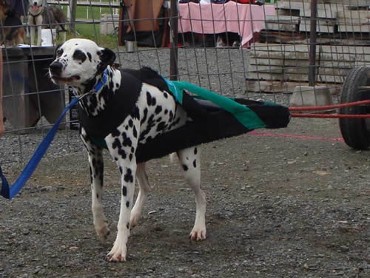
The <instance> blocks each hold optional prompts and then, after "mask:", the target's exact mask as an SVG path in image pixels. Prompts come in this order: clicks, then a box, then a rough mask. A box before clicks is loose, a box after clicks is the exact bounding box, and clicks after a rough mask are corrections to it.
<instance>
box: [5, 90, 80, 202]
mask: <svg viewBox="0 0 370 278" xmlns="http://www.w3.org/2000/svg"><path fill="white" fill-rule="evenodd" d="M79 100H80V98H77V97H75V98H73V99H72V101H71V102H70V103H69V104H68V105H67V106H66V107H65V108H64V110H63V112H62V114H61V115H60V116H59V118H58V120H57V121H56V122H55V123H54V125H53V127H52V128H51V129H50V130H49V132H48V133H47V134H46V136H45V138H44V140H42V142H41V143H40V145H39V146H38V147H37V149H36V151H35V153H34V154H33V155H32V157H31V159H30V161H29V162H28V163H27V165H26V167H25V168H24V169H23V171H22V173H21V174H20V176H19V177H18V179H17V180H16V181H15V183H14V184H13V185H11V186H9V183H8V181H7V180H6V178H5V176H4V174H3V171H2V169H1V166H0V179H1V182H2V187H1V196H3V197H4V198H6V199H9V200H11V199H12V198H14V196H16V195H17V194H18V192H19V191H20V190H21V189H22V187H23V186H24V185H25V183H26V182H27V180H28V179H29V178H30V177H31V175H32V174H33V172H34V171H35V169H36V167H37V165H38V164H39V162H40V160H41V158H42V157H43V156H44V154H45V153H46V151H47V150H48V148H49V146H50V144H51V142H52V141H53V139H54V137H55V134H56V132H57V131H58V127H59V125H60V123H61V122H62V120H63V118H64V116H65V114H66V113H67V112H68V111H69V110H70V109H71V108H72V107H73V106H74V105H76V104H77V102H78V101H79Z"/></svg>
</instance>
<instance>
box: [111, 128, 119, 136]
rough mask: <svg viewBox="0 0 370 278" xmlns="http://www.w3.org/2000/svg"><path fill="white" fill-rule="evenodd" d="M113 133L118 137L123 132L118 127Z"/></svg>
mask: <svg viewBox="0 0 370 278" xmlns="http://www.w3.org/2000/svg"><path fill="white" fill-rule="evenodd" d="M111 134H112V136H113V137H117V136H119V135H120V134H121V132H120V131H119V130H118V129H115V130H114V131H112V133H111Z"/></svg>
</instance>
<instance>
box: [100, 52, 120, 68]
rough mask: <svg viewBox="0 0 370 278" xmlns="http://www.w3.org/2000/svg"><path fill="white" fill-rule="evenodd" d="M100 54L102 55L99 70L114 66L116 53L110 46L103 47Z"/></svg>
mask: <svg viewBox="0 0 370 278" xmlns="http://www.w3.org/2000/svg"><path fill="white" fill-rule="evenodd" d="M98 55H99V57H100V64H99V68H98V70H99V71H103V70H104V69H105V68H106V67H107V66H113V64H114V61H115V60H116V53H114V52H113V51H112V50H110V49H109V48H102V49H101V50H100V51H99V52H98Z"/></svg>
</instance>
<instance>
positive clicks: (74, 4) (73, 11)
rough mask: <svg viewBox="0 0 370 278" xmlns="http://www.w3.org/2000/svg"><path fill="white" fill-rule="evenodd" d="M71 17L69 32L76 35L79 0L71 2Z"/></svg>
mask: <svg viewBox="0 0 370 278" xmlns="http://www.w3.org/2000/svg"><path fill="white" fill-rule="evenodd" d="M70 1H71V2H70V5H71V6H70V7H71V8H70V13H71V14H70V15H69V24H70V25H69V30H70V31H71V32H72V33H73V34H75V33H76V24H75V22H76V9H77V0H70Z"/></svg>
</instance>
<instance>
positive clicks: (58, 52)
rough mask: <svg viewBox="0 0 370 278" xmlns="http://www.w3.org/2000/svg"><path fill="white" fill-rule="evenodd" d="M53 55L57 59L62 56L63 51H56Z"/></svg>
mask: <svg viewBox="0 0 370 278" xmlns="http://www.w3.org/2000/svg"><path fill="white" fill-rule="evenodd" d="M55 54H56V55H57V57H60V56H62V54H63V49H60V48H59V49H57V51H56V52H55Z"/></svg>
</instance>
